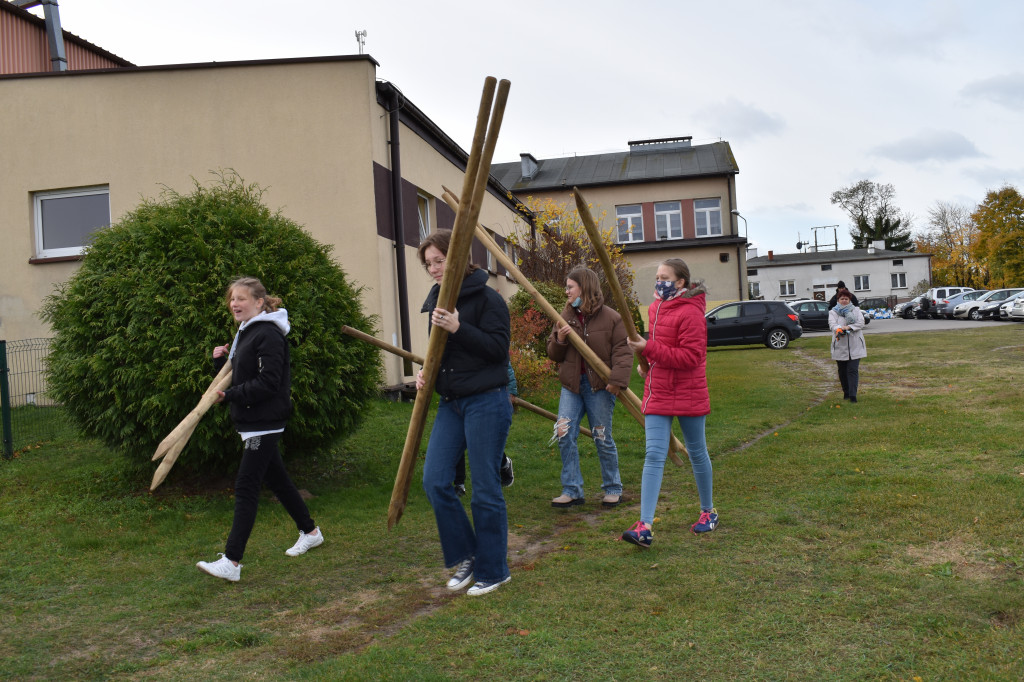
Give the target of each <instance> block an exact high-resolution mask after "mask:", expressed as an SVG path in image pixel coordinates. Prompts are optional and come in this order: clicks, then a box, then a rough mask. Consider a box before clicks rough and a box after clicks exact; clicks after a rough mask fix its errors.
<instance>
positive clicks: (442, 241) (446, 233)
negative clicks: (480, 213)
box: [416, 230, 480, 275]
mask: <svg viewBox="0 0 1024 682" xmlns="http://www.w3.org/2000/svg"><path fill="white" fill-rule="evenodd" d="M451 244H452V231H451V230H437V231H436V232H431V233H430V234H428V235H427V238H426V239H424V240H423V241H421V242H420V246H419V248H418V249H416V255H418V256H419V258H420V265H422V266H423V267H424V268H426V267H427V257H426V256H425V255H424V252H425V251H426V250H427V249H428V248H430V247H431V246H433V247H434V248H435V249H437V250H438V251H440V252H441V253H443V254H444V257H445V258H447V257H448V247H449V246H451ZM479 269H480V266H479V265H475V264H473V263H467V264H466V273H465V274H467V275H468V274H469V273H471V272H473V271H474V270H479Z"/></svg>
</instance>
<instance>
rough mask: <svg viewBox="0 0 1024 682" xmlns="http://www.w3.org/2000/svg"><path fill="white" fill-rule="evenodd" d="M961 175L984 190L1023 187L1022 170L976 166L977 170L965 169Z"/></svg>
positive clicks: (1023, 174)
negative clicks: (1007, 185)
mask: <svg viewBox="0 0 1024 682" xmlns="http://www.w3.org/2000/svg"><path fill="white" fill-rule="evenodd" d="M963 173H964V175H966V176H967V177H969V178H972V179H973V180H974V181H975V182H977V183H978V184H979V185H982V186H983V187H985V188H986V189H996V188H999V187H1002V186H1003V185H1006V184H1010V185H1014V186H1017V185H1024V168H996V167H995V166H978V167H977V168H966V169H964V171H963Z"/></svg>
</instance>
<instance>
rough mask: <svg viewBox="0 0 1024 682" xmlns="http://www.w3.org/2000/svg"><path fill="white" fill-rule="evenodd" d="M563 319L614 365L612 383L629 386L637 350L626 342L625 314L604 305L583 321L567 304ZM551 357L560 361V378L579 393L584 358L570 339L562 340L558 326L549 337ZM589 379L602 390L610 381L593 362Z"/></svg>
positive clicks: (602, 357) (609, 364)
mask: <svg viewBox="0 0 1024 682" xmlns="http://www.w3.org/2000/svg"><path fill="white" fill-rule="evenodd" d="M562 319H563V320H565V321H566V322H567V323H568V324H569V326H570V327H572V329H573V331H575V332H576V333H577V334H579V335H580V337H581V338H582V339H583V340H584V341H585V342H586V344H587V346H589V347H590V349H591V350H592V351H594V353H595V354H596V355H597V357H599V358H601V360H603V361H604V363H605V364H606V365H608V366H609V367H610V368H611V370H612V374H611V381H610V382H608V383H611V384H614V385H615V386H618V387H619V388H626V387H627V386H629V373H630V372H631V371H632V369H633V351H631V350H630V349H629V345H628V344H627V343H626V327H625V325H623V323H622V317H621V316H620V315H619V314H618V313H617V312H615V311H614V310H612V309H611V308H609V307H608V306H601V309H600V310H599V311H597V313H596V314H594V315H591V316H590V317H588V318H586V319H585V320H584V322H583V324H582V325H581V324H580V321H579V318H578V317H577V316H576V310H575V308H573V307H572V306H568V305H567V306H565V310H563V311H562ZM548 357H549V358H551V359H552V360H554V361H555V362H557V363H559V367H558V379H559V381H561V382H562V385H563V386H565V387H566V388H567V389H569V390H570V391H572V392H573V393H579V392H580V367H581V361H582V359H583V358H582V356H581V355H580V353H579V351H577V350H576V349H575V348H573V347H572V344H570V343H569V342H568V340H566V342H565V343H559V342H558V331H557V330H552V331H551V336H549V337H548ZM587 381H588V382H590V387H591V388H592V389H593V390H595V391H600V390H601V389H603V388H604V387H605V385H606V384H605V382H604V380H603V379H601V377H600V376H599V375H598V373H597V372H595V371H594V368H593V367H591V366H590V364H589V363H588V364H587Z"/></svg>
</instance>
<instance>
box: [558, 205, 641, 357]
mask: <svg viewBox="0 0 1024 682" xmlns="http://www.w3.org/2000/svg"><path fill="white" fill-rule="evenodd" d="M572 193H573V196H574V197H575V198H576V211H577V212H578V213H579V214H580V219H581V220H583V226H584V227H586V228H587V234H589V235H590V241H591V243H592V244H593V245H594V251H595V252H596V253H597V258H598V260H600V261H601V267H602V268H604V277H605V279H606V280H608V286H609V287H611V290H612V296H614V297H615V305H617V306H618V307H619V314H620V315H622V323H623V324H624V325H626V335H627V336H628V337H629V338H630V339H631V340H633V341H639V340H640V334H638V333H637V331H636V325H635V324H633V316H632V314H630V310H629V303H628V301H626V295H625V294H624V293H623V292H622V284H621V283H620V282H619V277H618V274H617V273H616V272H615V266H614V265H612V258H611V256H610V255H608V249H606V248H604V239H603V238H602V236H601V230H600V229H598V227H597V222H596V221H595V220H594V216H593V215H591V213H590V207H589V206H588V204H587V200H586V199H584V198H583V195H582V194H580V188H579V187H573V188H572ZM637 358H638V360H639V362H640V369H641V370H643V373H644V374H647V372H649V371H650V369H651V366H650V364H648V362H647V358H645V357H644V356H642V355H639V356H637Z"/></svg>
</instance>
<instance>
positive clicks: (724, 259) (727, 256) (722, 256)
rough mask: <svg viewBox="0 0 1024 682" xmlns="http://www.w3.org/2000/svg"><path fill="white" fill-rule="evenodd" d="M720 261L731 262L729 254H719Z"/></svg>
mask: <svg viewBox="0 0 1024 682" xmlns="http://www.w3.org/2000/svg"><path fill="white" fill-rule="evenodd" d="M718 262H719V263H728V262H729V254H728V253H720V254H718Z"/></svg>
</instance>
